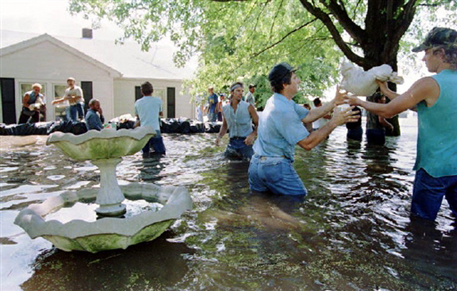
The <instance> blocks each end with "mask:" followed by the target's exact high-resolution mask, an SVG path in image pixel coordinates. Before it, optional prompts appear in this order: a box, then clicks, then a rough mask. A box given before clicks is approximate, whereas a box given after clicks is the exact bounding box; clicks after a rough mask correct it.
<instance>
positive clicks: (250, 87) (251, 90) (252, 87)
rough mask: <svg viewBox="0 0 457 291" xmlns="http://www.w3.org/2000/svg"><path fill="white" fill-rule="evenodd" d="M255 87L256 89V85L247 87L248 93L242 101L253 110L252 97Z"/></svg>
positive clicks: (253, 101)
mask: <svg viewBox="0 0 457 291" xmlns="http://www.w3.org/2000/svg"><path fill="white" fill-rule="evenodd" d="M255 87H256V85H254V84H251V85H249V91H248V93H247V94H246V97H245V99H244V100H245V101H246V102H247V103H249V104H251V105H252V106H254V108H255V97H254V93H255Z"/></svg>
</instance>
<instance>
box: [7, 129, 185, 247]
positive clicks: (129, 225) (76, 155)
mask: <svg viewBox="0 0 457 291" xmlns="http://www.w3.org/2000/svg"><path fill="white" fill-rule="evenodd" d="M154 135H155V130H153V129H152V128H151V127H139V128H137V129H134V130H127V129H121V130H115V129H103V130H101V131H95V130H91V131H89V132H87V133H85V134H82V135H73V134H71V133H60V132H59V133H53V134H51V135H50V136H49V138H48V140H47V144H48V145H49V144H54V145H56V146H57V147H59V148H60V149H61V150H62V151H63V152H64V153H65V154H66V155H68V156H69V157H71V158H73V159H75V160H78V161H85V160H90V161H91V162H92V163H93V164H94V165H96V166H97V167H98V168H99V169H100V188H99V189H93V188H91V189H82V190H79V191H66V192H64V193H62V194H60V195H59V196H55V197H51V198H48V199H47V200H46V201H44V202H43V203H41V204H31V205H29V206H28V207H27V208H25V209H23V210H22V211H21V212H20V213H19V214H18V216H17V217H16V220H15V224H17V225H19V226H20V227H22V228H23V229H24V230H25V231H26V232H27V233H28V234H29V236H30V237H31V238H35V237H43V238H45V239H47V240H49V241H51V242H52V243H53V244H54V245H55V246H56V247H57V248H59V249H62V250H65V251H72V250H82V251H89V252H93V253H95V252H98V251H102V250H111V249H118V248H123V249H125V248H127V247H128V246H129V245H133V244H137V243H140V242H144V241H150V240H153V239H155V238H156V237H158V236H159V235H160V234H162V232H164V231H165V230H166V229H167V228H168V227H169V226H170V225H171V224H172V223H173V222H174V221H175V220H176V219H178V218H179V217H180V216H181V215H182V213H184V212H185V211H186V210H190V209H191V208H192V200H191V198H190V195H189V192H188V191H187V189H186V188H184V187H182V186H181V187H174V186H164V187H161V186H157V185H154V184H151V183H130V184H128V185H123V186H122V187H120V186H119V184H118V182H117V178H116V166H117V164H118V163H119V162H120V161H121V160H122V157H123V156H126V155H132V154H135V153H136V152H138V151H139V150H141V148H142V147H143V146H144V145H145V144H146V142H147V141H148V140H149V139H150V138H151V137H152V136H154ZM126 197H127V198H129V199H131V200H138V199H143V200H146V201H149V202H155V203H159V204H161V205H163V207H161V208H160V210H158V211H153V210H144V211H139V212H138V211H137V212H138V213H135V215H130V216H128V217H125V218H120V216H122V215H123V214H125V213H126V205H125V204H123V202H124V201H125V198H126ZM94 199H95V203H96V204H98V206H99V207H98V208H97V209H95V211H96V212H97V214H98V217H103V218H102V219H97V220H95V221H92V222H87V221H84V220H79V219H74V220H71V221H69V222H66V223H62V222H60V221H57V220H49V221H46V220H45V219H44V218H45V216H47V215H49V214H50V213H53V212H56V211H59V210H60V209H62V208H63V207H66V206H67V205H72V204H74V203H77V202H79V201H83V202H86V201H91V200H94Z"/></svg>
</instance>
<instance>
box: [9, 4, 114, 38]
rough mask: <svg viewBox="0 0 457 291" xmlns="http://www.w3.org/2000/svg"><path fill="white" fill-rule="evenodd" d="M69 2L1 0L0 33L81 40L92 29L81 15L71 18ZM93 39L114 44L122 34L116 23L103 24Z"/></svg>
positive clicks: (106, 22)
mask: <svg viewBox="0 0 457 291" xmlns="http://www.w3.org/2000/svg"><path fill="white" fill-rule="evenodd" d="M68 7H69V4H68V0H0V29H2V30H12V31H19V32H28V33H38V34H43V33H48V34H50V35H54V36H67V37H81V34H82V29H83V28H92V23H91V21H90V20H86V19H84V18H83V17H82V15H74V16H72V15H71V14H70V12H69V8H68ZM93 34H94V38H97V39H104V40H110V39H112V40H114V39H116V38H118V37H120V36H122V30H121V29H119V28H118V27H117V26H116V25H115V24H114V23H111V22H109V21H102V22H101V28H100V29H97V30H94V32H93Z"/></svg>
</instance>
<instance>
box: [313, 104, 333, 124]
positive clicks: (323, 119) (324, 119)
mask: <svg viewBox="0 0 457 291" xmlns="http://www.w3.org/2000/svg"><path fill="white" fill-rule="evenodd" d="M313 103H314V107H315V108H317V107H321V106H322V102H321V99H320V98H316V99H314V100H313ZM330 119H332V115H331V114H330V113H329V114H327V115H324V116H323V117H321V118H319V119H318V120H316V121H314V122H313V130H318V129H319V128H321V127H323V126H324V125H325V124H327V122H328V121H329V120H330Z"/></svg>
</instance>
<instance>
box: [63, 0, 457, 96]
mask: <svg viewBox="0 0 457 291" xmlns="http://www.w3.org/2000/svg"><path fill="white" fill-rule="evenodd" d="M439 9H444V11H447V12H446V13H449V15H448V18H447V19H448V20H447V21H448V24H450V25H453V26H455V25H457V20H456V17H455V16H456V15H455V11H456V2H455V0H365V1H362V0H299V1H285V0H253V1H247V0H246V1H245V0H213V1H211V0H182V1H170V0H162V1H153V0H70V10H71V11H72V12H74V13H84V14H85V16H86V17H91V16H95V17H97V18H99V19H100V18H107V19H110V20H112V21H114V22H116V23H117V24H118V25H119V26H120V27H122V28H123V29H124V32H125V33H124V38H133V39H135V40H136V41H138V42H140V43H141V44H142V46H143V49H145V50H147V49H148V48H149V46H150V43H151V42H153V41H157V40H159V39H160V38H162V37H164V36H168V37H170V38H171V40H172V41H174V42H175V44H176V45H177V47H178V48H179V51H178V52H177V53H176V54H175V62H176V64H178V65H182V64H184V63H185V62H186V61H188V60H189V58H190V57H191V56H193V55H198V57H199V62H200V66H199V69H198V72H197V74H196V77H195V79H193V80H190V81H188V83H187V85H188V87H189V88H191V89H192V91H193V92H194V93H195V94H197V93H198V92H200V94H202V93H205V92H206V88H207V87H208V86H209V85H215V86H216V88H218V89H217V90H216V91H220V90H222V89H223V88H224V87H225V86H227V85H229V84H230V83H232V82H234V81H253V80H257V81H259V82H260V83H261V84H264V83H265V80H266V79H265V75H266V74H267V73H268V71H269V69H270V68H271V67H272V65H274V64H275V63H277V62H280V61H287V62H290V63H291V64H294V65H300V66H301V69H300V70H299V71H298V74H299V76H300V77H301V79H302V80H303V82H302V87H301V92H302V95H301V97H300V99H301V100H300V101H304V100H306V99H307V98H308V99H311V98H312V97H314V96H321V95H322V92H323V90H324V89H326V88H328V87H329V86H330V85H333V84H335V83H337V82H338V81H339V72H338V67H339V64H340V63H341V60H342V57H343V56H345V57H346V58H348V59H349V60H350V61H352V62H354V63H355V64H358V65H359V66H361V67H363V68H364V69H365V70H367V69H370V68H371V67H373V66H378V65H381V64H389V65H391V66H392V68H393V69H394V70H397V62H398V54H399V51H400V48H401V46H403V47H405V48H409V47H410V46H411V45H410V44H409V43H408V42H407V41H405V40H404V38H403V36H404V35H405V34H406V32H407V31H408V29H409V28H410V27H411V25H412V23H413V20H414V17H415V15H417V14H418V13H421V20H424V21H426V20H432V21H433V20H434V18H436V17H439V16H437V15H436V14H435V12H436V11H438V10H439ZM440 24H441V23H440ZM421 27H423V26H422V25H418V24H416V25H413V29H414V30H415V34H416V35H419V36H422V35H423V34H424V33H426V32H427V31H425V32H423V31H421ZM416 42H417V41H416ZM262 82H263V83H262ZM262 86H263V85H262ZM262 86H260V87H262ZM266 86H268V83H267V84H266ZM258 91H260V92H259V93H260V96H259V97H260V98H259V99H260V101H261V105H262V102H264V101H265V100H266V98H268V96H269V95H270V93H268V92H263V90H258Z"/></svg>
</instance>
